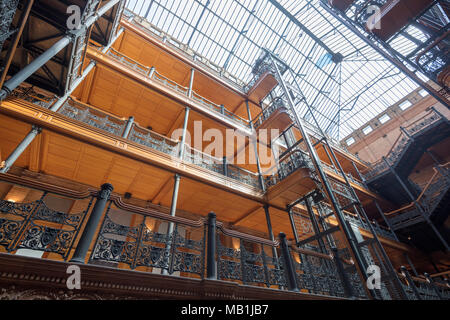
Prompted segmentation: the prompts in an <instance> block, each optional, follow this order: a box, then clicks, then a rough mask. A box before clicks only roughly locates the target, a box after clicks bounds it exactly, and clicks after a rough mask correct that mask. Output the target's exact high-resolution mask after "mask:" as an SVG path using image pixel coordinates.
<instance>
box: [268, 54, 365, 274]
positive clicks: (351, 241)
mask: <svg viewBox="0 0 450 320" xmlns="http://www.w3.org/2000/svg"><path fill="white" fill-rule="evenodd" d="M267 53H268V54H269V56H270V59H271V60H272V64H273V65H274V67H275V71H276V74H277V77H278V78H279V80H280V82H281V83H280V84H281V86H282V87H283V90H284V92H286V98H287V100H288V103H289V106H290V109H291V112H292V114H293V115H294V117H295V120H296V122H297V125H298V129H299V130H300V133H301V135H302V137H303V139H304V141H305V143H306V146H307V148H308V150H309V154H310V157H311V159H312V162H313V164H314V167H315V169H316V171H317V173H318V175H319V177H320V180H321V181H322V184H323V187H324V189H325V192H326V194H327V195H328V198H329V200H330V202H331V205H332V206H333V209H334V212H335V215H336V219H337V220H338V222H339V226H340V228H341V230H342V232H343V234H344V236H345V239H346V241H347V243H348V245H349V247H350V251H351V253H352V255H353V256H354V258H355V260H356V265H357V267H358V268H357V269H358V271H359V273H360V274H361V276H362V278H363V279H364V281H365V280H367V279H368V275H367V272H366V267H365V265H366V263H365V261H364V258H363V257H362V256H361V254H360V252H359V250H358V244H357V242H356V240H355V237H354V235H352V232H353V231H352V230H351V229H350V228H349V227H348V225H347V224H346V222H345V218H344V217H343V215H342V212H341V209H340V207H339V204H338V202H337V199H336V197H335V196H334V193H333V189H332V188H331V186H330V184H329V182H328V179H327V177H326V175H325V173H324V171H323V169H322V166H321V163H320V159H319V157H318V155H317V153H316V150H315V148H314V147H313V145H312V144H311V140H310V138H309V135H308V133H307V132H306V129H305V127H304V125H303V123H302V121H301V119H300V117H299V115H298V114H297V112H296V110H295V104H294V102H293V101H292V97H291V96H290V95H289V94H288V92H289V90H288V88H287V86H286V84H285V82H284V80H283V77H282V75H281V72H280V70H279V68H278V66H277V63H276V62H275V61H274V57H273V56H272V54H271V53H270V52H267Z"/></svg>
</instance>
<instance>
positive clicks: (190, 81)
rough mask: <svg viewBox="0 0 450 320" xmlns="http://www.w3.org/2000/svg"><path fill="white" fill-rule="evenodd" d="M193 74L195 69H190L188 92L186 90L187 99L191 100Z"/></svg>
mask: <svg viewBox="0 0 450 320" xmlns="http://www.w3.org/2000/svg"><path fill="white" fill-rule="evenodd" d="M194 74H195V69H194V68H192V69H191V78H190V79H189V90H188V97H189V98H191V97H192V90H193V87H194Z"/></svg>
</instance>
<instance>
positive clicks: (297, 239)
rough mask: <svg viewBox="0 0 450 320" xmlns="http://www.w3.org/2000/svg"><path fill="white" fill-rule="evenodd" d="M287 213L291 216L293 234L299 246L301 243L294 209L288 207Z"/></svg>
mask: <svg viewBox="0 0 450 320" xmlns="http://www.w3.org/2000/svg"><path fill="white" fill-rule="evenodd" d="M287 213H288V215H289V221H290V222H291V227H292V232H293V233H294V238H295V243H296V244H297V243H298V242H299V241H300V238H299V237H298V232H297V227H296V226H295V221H294V216H293V212H292V208H289V207H288V208H287Z"/></svg>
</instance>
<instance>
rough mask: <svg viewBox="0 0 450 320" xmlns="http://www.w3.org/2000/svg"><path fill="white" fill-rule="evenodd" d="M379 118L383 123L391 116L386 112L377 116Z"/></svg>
mask: <svg viewBox="0 0 450 320" xmlns="http://www.w3.org/2000/svg"><path fill="white" fill-rule="evenodd" d="M378 120H380V122H381V124H384V123H386V122H388V121H389V120H391V117H389V116H388V115H387V114H383V115H382V116H381V117H379V118H378Z"/></svg>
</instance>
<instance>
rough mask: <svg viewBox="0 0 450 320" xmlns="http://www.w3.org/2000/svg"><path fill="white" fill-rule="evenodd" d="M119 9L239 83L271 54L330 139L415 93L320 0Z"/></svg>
mask: <svg viewBox="0 0 450 320" xmlns="http://www.w3.org/2000/svg"><path fill="white" fill-rule="evenodd" d="M127 9H128V10H131V11H133V12H134V13H135V14H137V15H139V16H142V17H143V18H145V19H146V20H147V21H148V22H150V23H151V24H153V25H155V26H156V27H157V28H159V29H161V30H162V31H164V32H166V33H168V34H169V35H171V36H172V37H174V38H176V39H178V40H179V41H181V42H183V43H185V44H186V45H187V46H189V47H191V48H192V49H194V50H195V51H197V52H198V53H200V54H201V55H203V56H205V57H206V58H207V59H210V60H211V61H212V62H213V63H215V64H217V65H220V66H222V67H223V68H224V69H225V70H226V71H227V72H230V73H231V74H233V75H235V76H236V77H237V78H239V79H242V81H243V82H245V83H248V82H250V81H251V78H252V75H251V69H252V65H253V63H254V61H255V60H256V59H257V58H258V56H259V55H260V53H261V49H262V48H267V49H269V50H270V51H271V52H274V53H275V54H277V55H278V56H279V57H280V58H281V59H282V60H284V61H286V62H287V63H288V65H290V66H291V67H292V68H293V69H294V71H295V74H296V78H297V79H296V80H297V81H298V82H300V83H301V86H302V88H303V90H304V94H305V96H306V99H307V101H308V102H309V104H311V105H312V106H313V107H314V108H315V113H316V114H315V116H316V117H317V119H318V121H319V124H320V125H321V127H322V128H323V129H326V130H327V132H328V133H330V134H332V135H333V136H334V137H336V138H338V139H340V138H342V137H345V136H347V135H348V134H349V133H351V132H352V131H353V130H354V129H356V128H359V127H360V126H362V125H363V124H364V123H366V122H367V121H369V120H370V119H372V118H373V117H375V116H376V115H378V114H379V113H380V112H382V111H384V110H385V109H386V108H388V107H389V106H391V105H392V104H394V103H396V102H397V101H398V100H400V99H401V98H403V97H404V96H405V95H407V94H408V93H410V92H411V91H413V90H414V89H416V88H417V85H416V84H415V83H413V82H412V81H411V80H409V79H408V78H407V77H406V76H405V75H404V74H402V73H401V72H400V71H399V70H398V69H397V68H396V67H394V66H393V65H392V64H391V63H390V62H389V61H387V60H386V59H384V58H383V57H382V56H381V55H379V54H378V53H377V52H375V51H374V50H373V49H372V48H371V47H370V46H368V45H367V44H366V43H364V42H363V41H362V40H361V39H359V38H358V37H357V36H356V35H355V34H353V33H352V32H351V31H350V30H348V29H347V28H346V27H345V26H343V25H342V24H341V23H339V22H338V21H337V20H336V19H335V18H334V17H333V16H332V15H330V14H329V13H328V12H327V11H326V10H324V9H323V8H322V6H321V5H320V0H295V1H293V0H284V1H273V0H269V1H263V0H239V1H238V0H225V1H217V0H212V1H210V0H193V1H186V0H181V1H162V0H152V1H142V0H129V1H128V3H127ZM339 54H340V55H342V58H343V60H342V62H339V61H340V55H339ZM334 61H337V62H338V63H335V62H334Z"/></svg>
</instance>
